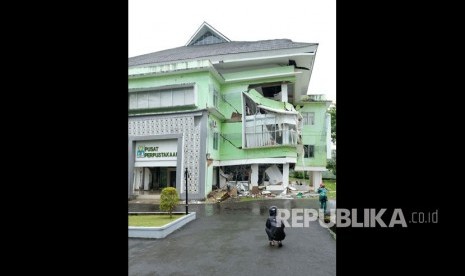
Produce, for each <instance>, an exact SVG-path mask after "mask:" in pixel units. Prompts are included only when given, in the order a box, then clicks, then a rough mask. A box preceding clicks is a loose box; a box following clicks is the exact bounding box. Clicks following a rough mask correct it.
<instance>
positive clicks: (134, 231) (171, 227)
mask: <svg viewBox="0 0 465 276" xmlns="http://www.w3.org/2000/svg"><path fill="white" fill-rule="evenodd" d="M128 214H129V215H131V214H142V215H144V214H146V215H157V214H166V213H165V212H128ZM173 214H185V213H184V212H173ZM195 218H196V214H195V212H191V213H189V214H188V215H187V216H184V217H181V218H178V219H177V220H175V221H172V222H170V223H168V224H166V225H163V226H161V227H142V226H128V237H130V238H146V239H162V238H164V237H166V236H168V235H169V234H171V233H172V232H174V231H175V230H177V229H179V228H181V227H183V226H184V225H186V224H187V223H189V222H191V221H193V220H194V219H195Z"/></svg>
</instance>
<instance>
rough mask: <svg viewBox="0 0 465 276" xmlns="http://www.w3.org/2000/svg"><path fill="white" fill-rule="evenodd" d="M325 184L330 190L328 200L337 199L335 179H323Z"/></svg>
mask: <svg viewBox="0 0 465 276" xmlns="http://www.w3.org/2000/svg"><path fill="white" fill-rule="evenodd" d="M323 183H324V184H325V186H326V189H328V198H329V199H336V180H333V179H331V180H330V179H323Z"/></svg>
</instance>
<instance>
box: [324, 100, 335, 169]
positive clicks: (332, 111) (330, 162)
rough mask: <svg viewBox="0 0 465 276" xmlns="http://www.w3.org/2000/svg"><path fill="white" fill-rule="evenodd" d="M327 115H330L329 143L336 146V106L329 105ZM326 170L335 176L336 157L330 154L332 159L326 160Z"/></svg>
mask: <svg viewBox="0 0 465 276" xmlns="http://www.w3.org/2000/svg"><path fill="white" fill-rule="evenodd" d="M328 113H329V114H331V141H332V142H333V143H334V144H336V104H334V105H331V107H330V108H329V109H328ZM326 168H327V169H328V170H330V171H332V172H333V174H334V175H336V155H335V154H332V158H331V159H329V160H328V163H327V164H326Z"/></svg>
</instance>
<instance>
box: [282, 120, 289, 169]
mask: <svg viewBox="0 0 465 276" xmlns="http://www.w3.org/2000/svg"><path fill="white" fill-rule="evenodd" d="M288 144H289V126H288V125H287V124H283V145H288ZM288 165H289V164H288Z"/></svg>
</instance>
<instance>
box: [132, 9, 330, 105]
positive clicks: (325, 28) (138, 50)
mask: <svg viewBox="0 0 465 276" xmlns="http://www.w3.org/2000/svg"><path fill="white" fill-rule="evenodd" d="M204 21H206V22H207V23H208V24H210V25H211V26H213V27H214V28H215V29H216V30H218V31H219V32H221V33H222V34H223V35H224V36H226V37H227V38H229V39H230V40H233V41H256V40H266V39H279V38H288V39H291V40H292V41H294V42H308V43H319V46H318V50H317V54H316V59H315V64H314V67H313V71H312V77H311V79H310V86H309V90H308V93H309V94H326V99H327V100H332V101H333V102H335V101H336V1H335V0H286V1H282V0H279V1H278V0H235V1H218V0H191V1H189V0H165V1H157V0H129V53H128V56H129V57H133V56H138V55H142V54H147V53H152V52H157V51H161V50H166V49H170V48H175V47H179V46H184V45H185V44H186V43H187V41H188V40H189V39H190V38H191V36H192V35H193V34H194V33H195V32H196V31H197V29H198V28H199V27H200V25H201V24H202V22H204Z"/></svg>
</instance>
